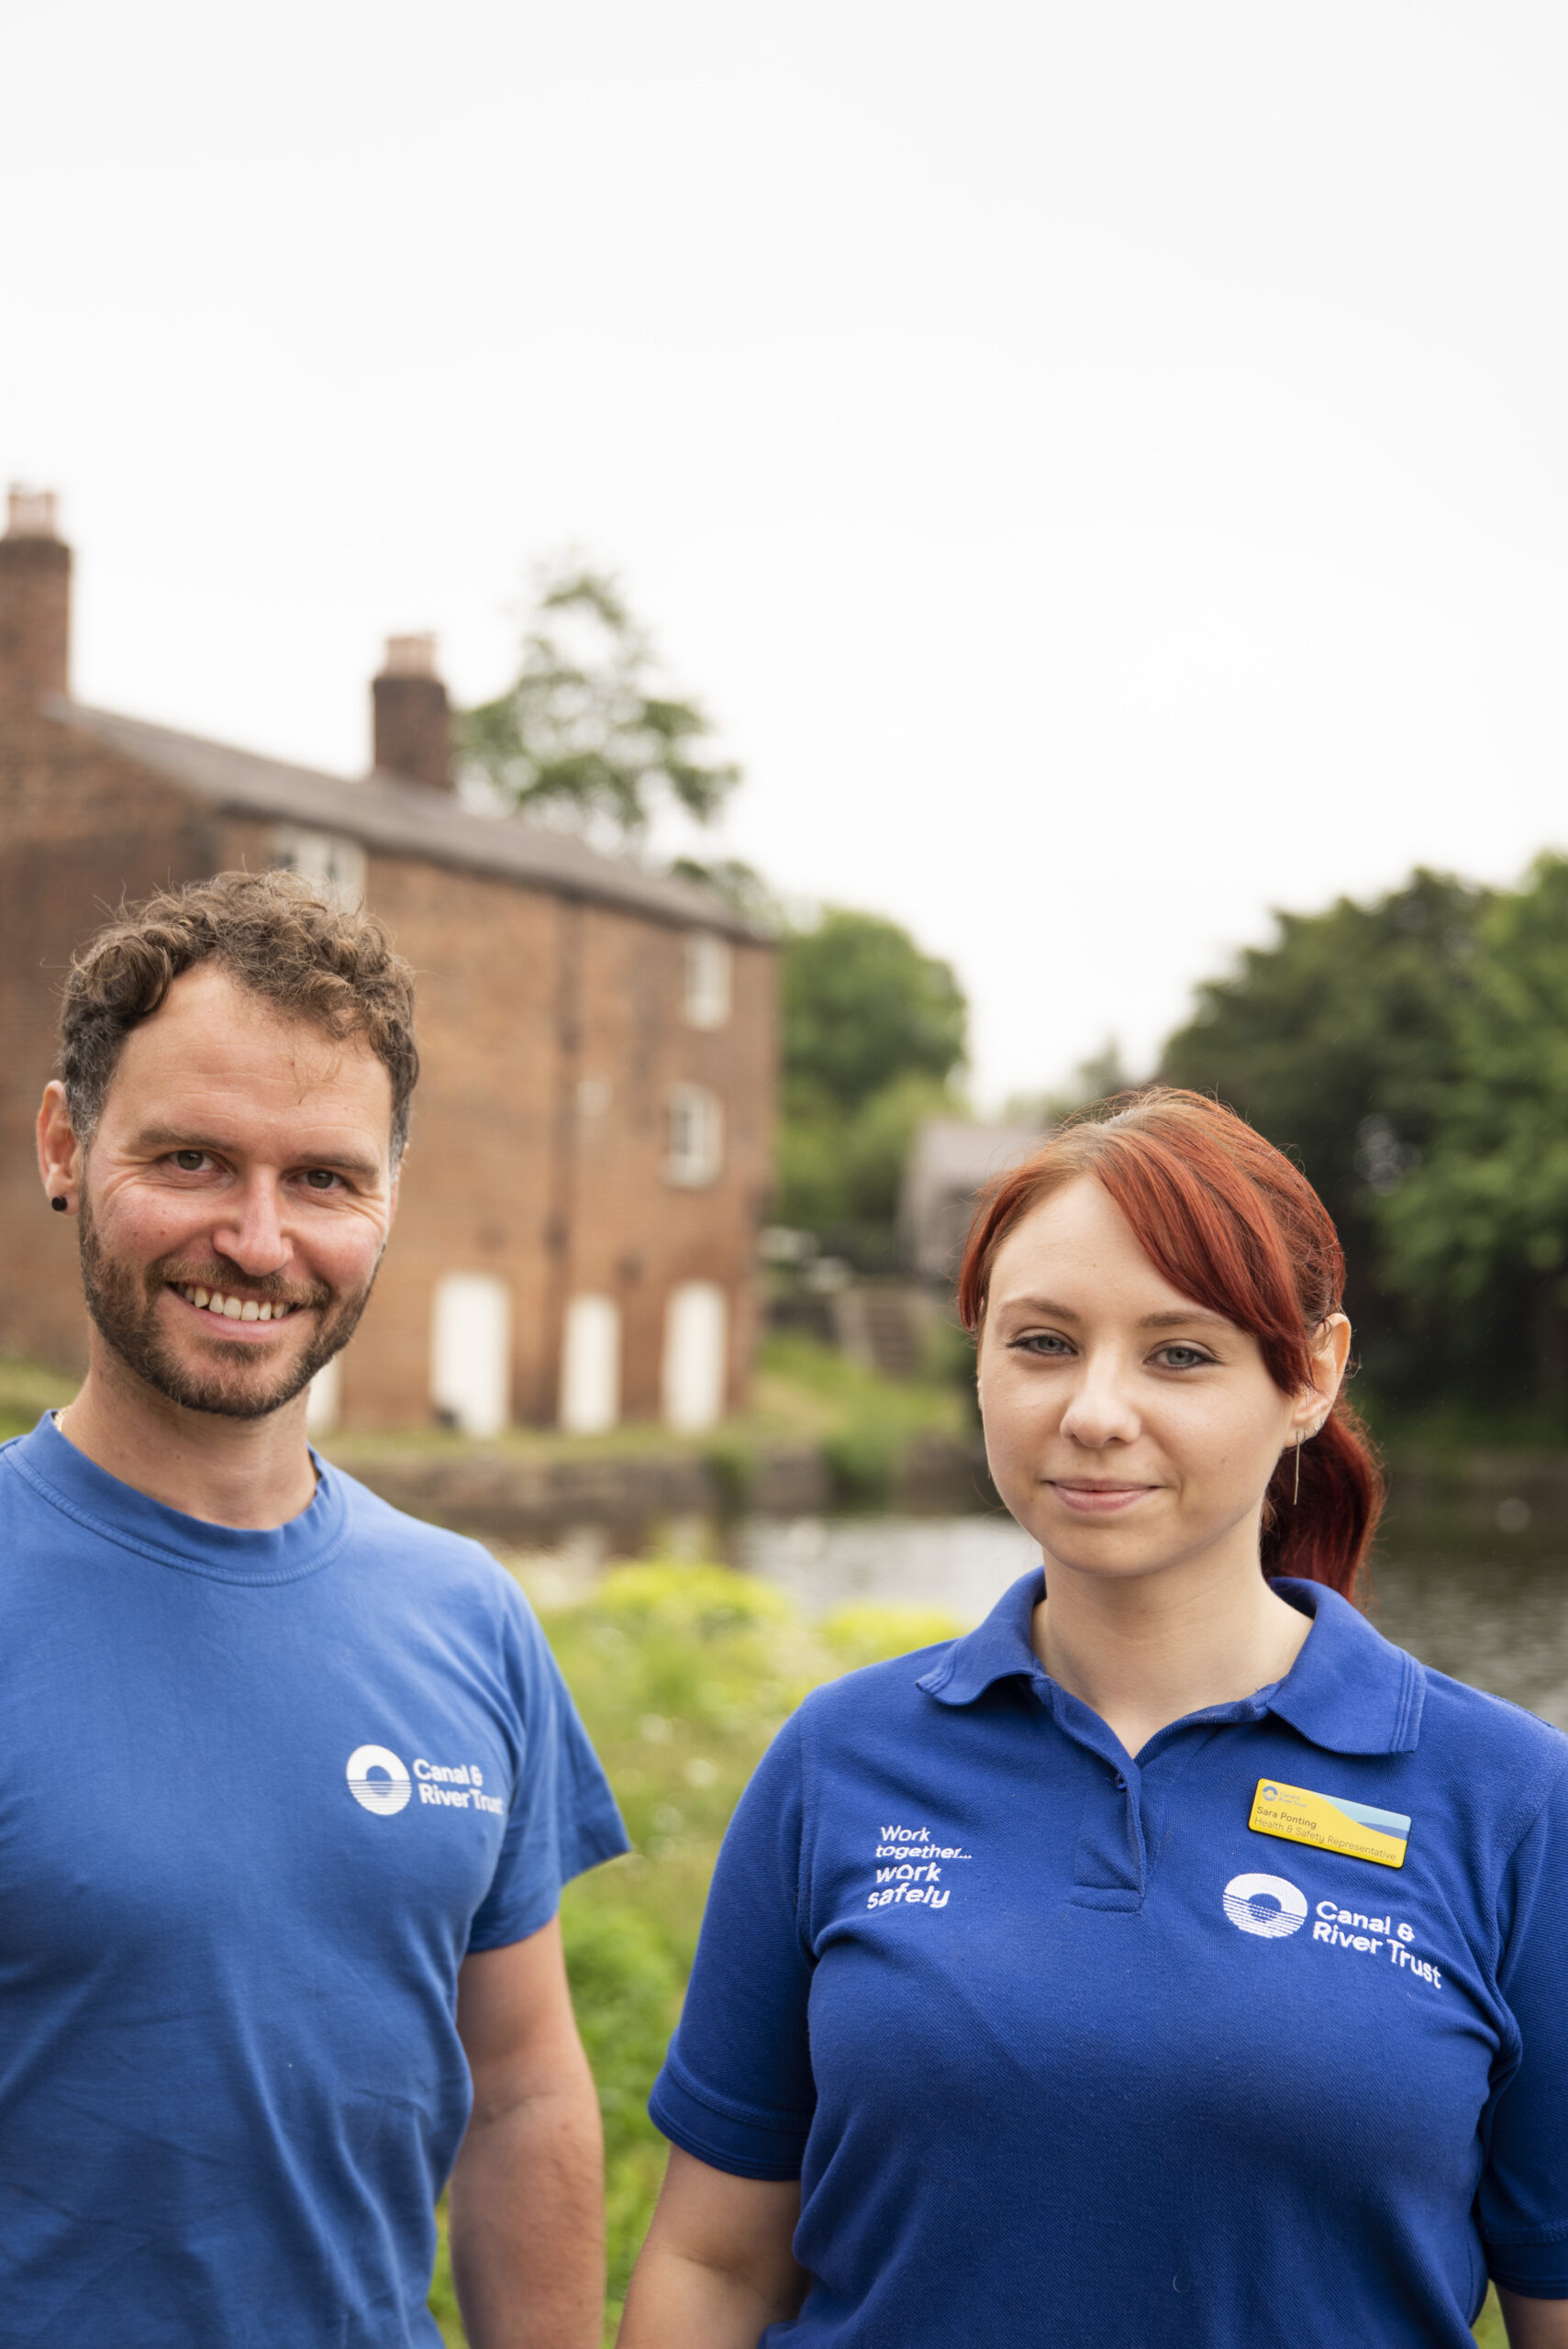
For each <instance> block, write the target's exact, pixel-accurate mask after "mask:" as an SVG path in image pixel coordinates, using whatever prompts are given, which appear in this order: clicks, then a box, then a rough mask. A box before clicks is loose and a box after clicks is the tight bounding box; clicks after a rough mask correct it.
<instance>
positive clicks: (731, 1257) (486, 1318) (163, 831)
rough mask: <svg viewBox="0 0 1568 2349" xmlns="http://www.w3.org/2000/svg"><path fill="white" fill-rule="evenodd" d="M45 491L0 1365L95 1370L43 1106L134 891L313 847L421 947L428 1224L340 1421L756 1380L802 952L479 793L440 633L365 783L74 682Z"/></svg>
mask: <svg viewBox="0 0 1568 2349" xmlns="http://www.w3.org/2000/svg"><path fill="white" fill-rule="evenodd" d="M70 632H71V551H70V549H69V548H68V547H67V546H66V545H65V544H64V543H63V542H62V541H61V539H60V538H59V536H58V535H57V532H56V528H55V517H54V501H53V498H52V497H51V496H50V495H47V494H32V495H28V494H23V493H19V492H13V493H12V495H11V500H10V507H9V518H8V528H7V531H6V536H5V538H4V539H0V827H3V830H4V839H5V855H4V859H3V861H0V1209H3V1212H0V1352H9V1353H17V1354H26V1355H30V1356H33V1357H35V1358H38V1359H39V1360H42V1361H44V1362H48V1363H51V1364H58V1365H59V1366H60V1367H61V1369H62V1370H72V1369H76V1368H78V1367H79V1366H80V1364H81V1362H82V1360H83V1345H84V1337H83V1312H82V1305H81V1297H80V1288H79V1284H78V1278H77V1271H76V1264H75V1248H74V1235H73V1231H72V1230H69V1229H67V1228H66V1227H64V1226H62V1225H61V1223H59V1222H58V1221H57V1220H56V1219H53V1218H51V1217H50V1216H49V1214H48V1213H47V1211H46V1208H45V1203H44V1202H43V1200H42V1198H41V1197H40V1196H39V1188H38V1181H37V1176H36V1174H35V1171H34V1163H33V1147H32V1139H31V1130H32V1121H33V1118H34V1115H35V1112H36V1109H37V1107H38V1100H39V1093H40V1091H41V1088H42V1086H43V1085H44V1083H45V1081H46V1080H47V1078H48V1077H49V1075H50V1073H51V1070H52V1066H53V1057H54V1030H55V1019H56V1010H57V1002H58V995H59V989H60V986H61V981H62V979H63V977H64V975H65V973H66V971H67V968H68V967H69V963H70V959H71V955H72V950H73V949H74V948H75V947H77V946H78V945H79V944H80V943H81V942H82V941H83V940H84V939H85V938H86V937H87V936H88V935H89V934H90V933H91V932H92V931H93V930H95V928H96V927H97V925H98V924H99V923H100V922H101V921H102V920H103V919H104V918H105V917H106V914H107V913H109V912H110V911H112V910H113V908H114V907H116V906H117V904H118V903H119V901H120V899H121V898H122V896H128V897H131V898H135V897H137V896H141V895H144V894H145V893H146V892H148V891H149V890H151V889H153V888H156V887H159V886H161V885H165V884H169V883H173V884H179V883H181V882H184V881H189V880H195V879H199V878H202V877H205V876H206V875H207V874H212V873H215V872H219V871H223V870H225V869H227V868H231V867H237V866H248V867H250V869H252V870H254V869H257V868H259V867H263V866H266V865H269V864H271V865H284V866H289V867H292V868H293V869H295V870H296V871H298V872H300V873H303V874H307V875H308V876H309V877H311V878H312V879H314V880H317V881H319V882H321V883H323V884H326V885H328V886H330V887H332V888H334V889H336V890H338V891H339V892H340V893H341V894H342V895H343V896H345V897H347V898H350V899H352V900H354V901H360V900H362V901H363V902H364V903H365V904H366V905H367V906H368V907H370V908H371V909H372V911H373V912H374V913H375V914H376V915H378V916H379V917H380V918H381V919H382V920H384V922H385V924H386V925H387V927H388V929H389V930H390V931H391V932H392V934H393V936H394V938H395V941H396V943H397V945H398V946H399V948H400V949H401V951H402V952H404V953H405V954H406V955H407V956H408V957H409V958H410V960H411V961H412V962H413V963H414V965H415V967H416V969H417V973H418V983H419V1028H418V1033H419V1044H420V1052H421V1055H422V1060H423V1065H424V1074H423V1077H422V1081H421V1084H420V1087H419V1092H418V1095H417V1101H416V1108H415V1121H414V1136H413V1145H412V1148H411V1151H410V1153H409V1157H408V1161H407V1167H406V1175H405V1180H404V1186H403V1197H402V1205H401V1208H400V1213H399V1219H398V1226H397V1233H396V1238H395V1242H394V1244H393V1247H392V1248H391V1250H390V1252H389V1253H388V1256H387V1259H386V1264H385V1266H384V1270H383V1273H382V1275H381V1279H380V1282H379V1284H378V1286H377V1289H376V1293H375V1296H374V1297H373V1302H372V1304H371V1307H370V1308H369V1310H368V1312H367V1313H366V1316H365V1319H364V1321H363V1323H362V1324H361V1330H360V1333H359V1335H358V1336H357V1338H356V1339H355V1341H354V1343H353V1344H352V1346H351V1347H350V1349H349V1351H348V1352H347V1353H346V1354H345V1355H344V1356H342V1357H341V1360H340V1362H339V1364H335V1365H333V1369H332V1372H330V1373H328V1374H326V1375H324V1380H323V1381H322V1382H318V1386H320V1387H321V1389H322V1391H321V1392H319V1393H317V1395H316V1396H315V1397H313V1413H314V1418H315V1420H316V1422H317V1424H318V1425H322V1426H326V1425H329V1424H332V1423H334V1422H339V1421H340V1422H341V1423H343V1424H345V1425H348V1426H358V1427H394V1426H408V1425H414V1424H418V1423H426V1424H428V1422H429V1420H430V1419H431V1418H432V1416H433V1417H434V1418H436V1419H438V1420H440V1421H443V1422H446V1423H449V1424H451V1425H453V1426H456V1427H458V1428H460V1429H462V1430H464V1431H467V1432H469V1433H472V1434H480V1435H484V1434H493V1433H495V1432H496V1431H499V1430H500V1429H501V1428H503V1427H505V1426H506V1425H507V1424H508V1423H510V1422H513V1421H523V1422H529V1423H534V1424H550V1423H559V1424H562V1425H564V1426H566V1427H568V1428H570V1429H573V1430H575V1431H580V1432H592V1431H598V1430H602V1429H606V1428H608V1427H610V1426H612V1425H614V1424H615V1423H616V1421H617V1419H621V1418H623V1417H625V1418H636V1419H651V1418H655V1417H658V1418H662V1419H665V1420H666V1421H668V1422H670V1423H672V1424H673V1425H674V1426H677V1427H683V1428H696V1427H702V1426H706V1425H708V1424H710V1423H711V1422H713V1421H714V1420H716V1419H718V1418H719V1417H720V1416H721V1414H722V1413H723V1412H724V1411H725V1410H726V1409H728V1408H732V1407H733V1406H734V1405H735V1404H736V1403H737V1402H739V1401H740V1400H742V1399H743V1397H744V1392H745V1387H746V1381H747V1375H748V1365H749V1364H750V1360H751V1351H752V1339H753V1332H754V1323H755V1319H756V1300H755V1292H754V1276H753V1266H754V1261H755V1242H756V1230H757V1225H758V1222H759V1220H760V1219H761V1215H762V1208H763V1206H764V1203H765V1200H766V1197H767V1194H768V1190H769V1186H770V1184H771V1180H772V1144H773V1097H774V1088H775V1043H774V1025H775V1012H774V961H775V956H774V951H773V946H772V944H771V943H770V941H769V940H768V938H767V937H766V936H765V935H764V934H763V933H762V930H760V929H759V928H758V927H756V926H755V925H754V924H753V923H752V922H751V921H750V920H749V919H748V918H746V917H745V916H744V914H742V913H741V912H740V911H738V910H737V909H736V907H734V906H733V905H731V904H729V903H728V902H727V901H725V900H724V899H723V898H721V897H719V896H715V895H714V894H713V893H711V892H710V891H708V890H706V889H704V888H702V887H700V886H697V885H693V884H692V883H689V882H686V881H683V880H679V879H675V878H672V877H669V876H667V875H665V874H659V873H655V872H652V871H650V870H647V869H644V868H642V867H640V866H639V865H638V864H637V863H635V862H634V861H632V860H630V859H626V858H622V857H619V856H615V855H608V854H604V853H601V852H597V851H595V849H594V848H592V847H591V846H589V845H588V844H587V843H586V842H585V841H583V840H582V839H579V838H573V837H571V836H570V834H568V833H565V832H562V831H560V830H552V829H548V828H546V827H544V826H541V825H539V824H534V823H529V822H527V821H525V820H522V819H521V818H517V817H516V816H509V817H502V816H492V815H487V814H484V813H481V812H476V811H475V810H474V809H473V808H471V807H468V806H465V805H464V804H463V802H462V799H461V798H460V796H459V795H458V793H457V791H456V790H455V789H454V779H453V772H452V754H451V724H450V710H449V707H448V698H447V693H446V688H445V686H444V685H443V684H442V683H441V680H440V677H439V674H438V671H437V667H436V660H435V644H434V640H433V639H431V638H429V637H401V638H394V639H392V640H391V641H390V642H389V644H388V647H387V654H386V660H385V662H384V668H383V671H382V674H380V675H379V676H378V677H377V678H376V679H375V680H374V684H373V741H374V752H373V769H372V772H371V773H370V774H368V775H366V776H364V777H361V778H359V779H350V778H348V777H345V776H341V775H335V774H317V773H315V772H313V771H311V770H310V769H307V768H304V767H299V766H294V765H289V764H285V763H282V762H280V761H277V760H273V759H269V758H265V757H262V756H260V755H258V754H256V753H254V752H252V751H242V750H236V749H233V748H230V747H229V746H228V745H226V744H223V743H219V742H212V741H206V740H198V739H197V738H195V737H194V736H191V735H188V734H182V733H176V732H173V731H172V730H170V729H167V728H163V727H160V726H154V725H149V724H147V723H145V722H143V721H142V720H140V719H138V718H122V717H117V716H114V715H112V714H111V713H108V712H106V711H103V710H97V709H91V708H87V707H83V706H82V705H81V704H79V703H76V702H74V701H72V699H71V697H70V674H69V669H70Z"/></svg>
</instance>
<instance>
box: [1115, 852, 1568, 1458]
mask: <svg viewBox="0 0 1568 2349" xmlns="http://www.w3.org/2000/svg"><path fill="white" fill-rule="evenodd" d="M1160 1073H1161V1074H1162V1077H1164V1078H1165V1079H1166V1080H1167V1081H1168V1082H1171V1083H1174V1084H1181V1085H1194V1086H1196V1087H1197V1088H1198V1089H1199V1090H1201V1091H1215V1092H1218V1095H1219V1096H1220V1097H1221V1098H1222V1099H1223V1100H1226V1101H1229V1102H1230V1103H1231V1104H1232V1105H1233V1106H1234V1107H1235V1108H1238V1109H1240V1111H1241V1112H1242V1114H1243V1115H1244V1116H1245V1117H1247V1118H1249V1119H1251V1121H1252V1123H1253V1124H1254V1125H1256V1126H1258V1127H1259V1128H1260V1129H1261V1130H1262V1132H1264V1133H1266V1134H1267V1135H1268V1136H1269V1138H1270V1140H1271V1141H1275V1142H1277V1143H1279V1145H1280V1146H1281V1147H1282V1148H1283V1149H1285V1150H1288V1151H1290V1152H1292V1153H1293V1154H1294V1155H1295V1156H1296V1158H1297V1160H1298V1162H1299V1163H1300V1164H1301V1165H1302V1166H1303V1168H1304V1169H1305V1171H1306V1173H1307V1175H1308V1176H1309V1178H1310V1179H1311V1181H1312V1182H1313V1183H1314V1184H1315V1185H1316V1186H1317V1188H1318V1191H1319V1192H1320V1193H1321V1195H1322V1197H1323V1199H1324V1201H1325V1203H1326V1204H1327V1206H1328V1208H1329V1213H1330V1214H1331V1215H1332V1216H1333V1218H1334V1220H1335V1222H1336V1224H1337V1225H1338V1227H1339V1230H1340V1238H1341V1240H1342V1241H1343V1242H1344V1245H1345V1253H1346V1257H1347V1260H1348V1264H1349V1272H1350V1278H1349V1285H1348V1295H1349V1299H1350V1306H1351V1314H1352V1317H1353V1319H1354V1320H1355V1322H1356V1325H1357V1332H1358V1340H1359V1343H1360V1346H1361V1352H1362V1362H1363V1364H1364V1371H1365V1381H1366V1386H1367V1387H1368V1389H1369V1390H1370V1397H1369V1398H1368V1399H1370V1402H1371V1405H1372V1408H1373V1416H1374V1417H1375V1418H1376V1419H1378V1420H1379V1421H1380V1422H1381V1423H1383V1424H1385V1425H1392V1426H1397V1425H1398V1424H1400V1423H1401V1422H1402V1421H1407V1420H1409V1419H1411V1418H1412V1416H1414V1417H1415V1418H1416V1419H1420V1418H1421V1417H1422V1416H1428V1417H1430V1416H1431V1415H1433V1414H1436V1415H1437V1416H1438V1417H1440V1416H1441V1414H1442V1411H1443V1409H1444V1408H1445V1407H1448V1408H1452V1407H1455V1406H1460V1407H1462V1408H1463V1410H1464V1412H1465V1414H1466V1415H1467V1426H1468V1431H1469V1441H1470V1442H1478V1441H1479V1442H1485V1441H1487V1440H1488V1439H1490V1440H1491V1441H1493V1442H1499V1441H1500V1442H1508V1441H1518V1440H1520V1439H1521V1438H1522V1439H1523V1440H1525V1441H1537V1442H1539V1441H1541V1440H1545V1441H1547V1442H1553V1443H1556V1444H1561V1443H1562V1439H1563V1434H1564V1408H1565V1406H1568V861H1565V860H1564V859H1563V858H1562V857H1558V856H1545V857H1542V858H1541V859H1540V861H1539V862H1538V863H1537V864H1536V865H1535V866H1534V868H1533V869H1532V871H1531V872H1530V873H1529V875H1528V876H1527V878H1526V880H1525V882H1524V884H1523V885H1522V886H1521V887H1520V888H1518V889H1517V890H1506V891H1496V892H1487V891H1485V890H1482V889H1478V888H1474V887H1472V886H1471V885H1468V884H1467V883H1465V882H1462V881H1457V880H1453V879H1451V878H1448V877H1445V876H1443V875H1441V874H1431V873H1416V874H1413V875H1412V876H1411V878H1410V880H1409V881H1408V882H1407V884H1406V885H1405V886H1404V887H1403V888H1402V889H1398V890H1396V891H1395V892H1393V894H1392V895H1390V896H1385V897H1381V898H1379V899H1377V900H1376V901H1375V902H1374V903H1372V904H1370V905H1355V904H1352V903H1351V901H1350V900H1349V899H1346V898H1341V899H1340V901H1339V903H1338V904H1336V905H1334V906H1331V907H1329V908H1328V910H1327V911H1326V912H1323V913H1320V914H1312V915H1297V914H1284V915H1281V916H1280V917H1279V918H1278V932H1277V935H1276V938H1275V940H1274V942H1273V944H1272V945H1271V946H1268V947H1266V948H1260V949H1255V950H1252V951H1250V952H1247V953H1245V954H1243V955H1242V956H1241V958H1240V963H1238V965H1237V968H1236V970H1235V971H1234V972H1233V973H1232V974H1231V975H1230V976H1229V978H1226V979H1222V980H1218V981H1215V982H1213V983H1211V984H1210V985H1207V986H1205V987H1203V988H1201V989H1200V990H1199V996H1198V1009H1197V1013H1196V1016H1195V1019H1193V1020H1191V1021H1190V1022H1189V1024H1188V1025H1187V1026H1186V1027H1185V1028H1184V1029H1182V1030H1180V1031H1179V1032H1178V1033H1177V1034H1176V1035H1174V1036H1173V1037H1172V1038H1171V1040H1170V1041H1169V1043H1168V1044H1167V1045H1166V1047H1165V1051H1164V1054H1163V1058H1162V1064H1161V1072H1160ZM1434 1424H1435V1421H1434Z"/></svg>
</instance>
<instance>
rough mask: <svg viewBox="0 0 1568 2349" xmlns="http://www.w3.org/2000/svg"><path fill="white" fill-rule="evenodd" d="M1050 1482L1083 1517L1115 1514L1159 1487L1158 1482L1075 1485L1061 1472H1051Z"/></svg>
mask: <svg viewBox="0 0 1568 2349" xmlns="http://www.w3.org/2000/svg"><path fill="white" fill-rule="evenodd" d="M1046 1482H1047V1483H1048V1484H1049V1485H1050V1486H1051V1491H1052V1492H1053V1493H1055V1494H1056V1496H1057V1497H1058V1498H1059V1499H1060V1500H1061V1501H1062V1502H1063V1503H1064V1504H1065V1506H1066V1507H1067V1508H1071V1509H1076V1510H1077V1512H1078V1514H1079V1515H1080V1516H1081V1517H1115V1516H1116V1515H1117V1514H1118V1511H1119V1510H1122V1509H1128V1508H1132V1506H1133V1504H1134V1503H1135V1502H1137V1501H1140V1500H1144V1499H1146V1498H1147V1497H1148V1496H1149V1494H1151V1493H1153V1492H1157V1491H1158V1490H1159V1486H1157V1485H1074V1484H1072V1483H1070V1482H1068V1481H1067V1480H1066V1479H1065V1478H1064V1477H1061V1476H1049V1477H1047V1479H1046Z"/></svg>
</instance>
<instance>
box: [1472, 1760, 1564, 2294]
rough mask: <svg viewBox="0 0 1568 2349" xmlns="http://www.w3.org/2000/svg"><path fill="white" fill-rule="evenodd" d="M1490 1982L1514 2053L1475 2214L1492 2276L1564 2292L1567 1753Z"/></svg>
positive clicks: (1539, 2290) (1541, 1815) (1518, 1875)
mask: <svg viewBox="0 0 1568 2349" xmlns="http://www.w3.org/2000/svg"><path fill="white" fill-rule="evenodd" d="M1503 1924H1504V1931H1505V1936H1506V1939H1505V1947H1504V1956H1503V1962H1502V1965H1501V1966H1500V1967H1499V1969H1498V1976H1497V1983H1498V1987H1499V1989H1500V1990H1501V1992H1502V1994H1503V1997H1504V1998H1505V1999H1506V2001H1507V2007H1508V2010H1509V2012H1510V2013H1511V2014H1512V2016H1513V2017H1514V2020H1515V2021H1516V2022H1517V2023H1518V2031H1519V2056H1518V2066H1517V2068H1516V2070H1515V2072H1514V2075H1513V2076H1512V2078H1511V2079H1510V2080H1509V2081H1508V2083H1507V2087H1505V2088H1504V2089H1503V2091H1502V2093H1501V2095H1500V2096H1499V2097H1498V2099H1497V2102H1496V2108H1495V2110H1494V2113H1493V2117H1492V2129H1491V2140H1490V2144H1489V2146H1488V2150H1487V2159H1486V2166H1485V2170H1484V2172H1483V2174H1482V2178H1481V2187H1480V2191H1479V2194H1478V2196H1477V2202H1476V2217H1477V2220H1478V2222H1479V2225H1480V2229H1481V2236H1482V2241H1483V2242H1484V2243H1485V2246H1486V2265H1487V2266H1488V2268H1489V2270H1490V2271H1491V2274H1492V2277H1493V2278H1494V2280H1495V2281H1496V2283H1499V2284H1501V2285H1504V2286H1505V2287H1506V2288H1507V2289H1508V2290H1509V2291H1512V2292H1522V2293H1525V2294H1527V2295H1528V2296H1529V2297H1530V2298H1532V2299H1547V2300H1561V2299H1568V2128H1565V2127H1564V2125H1563V2114H1564V2112H1568V1760H1565V1762H1564V1763H1563V1764H1560V1765H1559V1768H1558V1774H1557V1777H1556V1782H1555V1784H1554V1785H1553V1786H1552V1787H1551V1792H1550V1793H1549V1795H1548V1796H1547V1798H1546V1800H1545V1802H1544V1803H1543V1804H1542V1805H1541V1807H1540V1810H1539V1811H1538V1812H1537V1814H1536V1818H1535V1820H1534V1823H1533V1824H1532V1825H1531V1827H1530V1829H1529V1832H1528V1833H1527V1834H1526V1835H1525V1837H1524V1839H1523V1841H1522V1842H1520V1843H1519V1845H1518V1849H1517V1851H1516V1852H1515V1854H1514V1858H1513V1861H1512V1864H1511V1866H1510V1868H1509V1871H1508V1876H1507V1880H1506V1881H1505V1885H1504V1908H1503Z"/></svg>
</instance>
